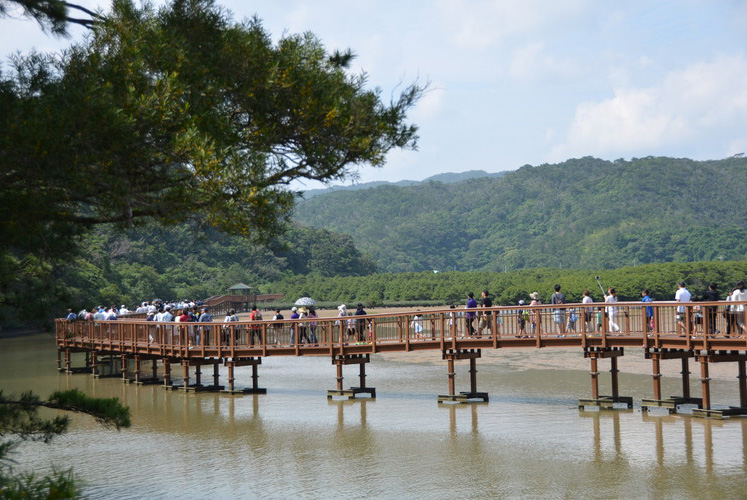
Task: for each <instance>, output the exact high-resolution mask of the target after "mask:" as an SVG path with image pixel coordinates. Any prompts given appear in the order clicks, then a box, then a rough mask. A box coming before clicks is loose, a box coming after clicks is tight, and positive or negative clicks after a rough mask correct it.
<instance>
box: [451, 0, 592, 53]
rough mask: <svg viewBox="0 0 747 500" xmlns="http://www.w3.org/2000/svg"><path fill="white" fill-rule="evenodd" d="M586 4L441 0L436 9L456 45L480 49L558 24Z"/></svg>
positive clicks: (580, 1) (578, 0)
mask: <svg viewBox="0 0 747 500" xmlns="http://www.w3.org/2000/svg"><path fill="white" fill-rule="evenodd" d="M586 4H587V1H585V0H573V1H567V2H547V1H543V0H524V1H522V2H516V1H513V0H442V1H440V2H439V3H438V4H437V8H438V9H439V10H440V12H441V17H442V18H443V19H444V21H445V22H446V23H447V24H448V25H449V28H450V29H449V34H450V38H451V40H452V42H453V43H454V44H455V45H456V46H457V47H460V48H463V49H477V50H483V49H486V48H488V47H491V46H493V45H496V44H498V43H500V42H501V41H502V40H504V39H506V38H509V37H512V36H514V35H517V34H523V33H528V32H535V31H540V32H541V31H542V29H543V28H544V27H546V26H548V25H551V24H552V25H558V24H559V23H561V24H562V20H563V19H565V18H569V17H572V16H574V15H575V14H577V13H578V12H580V11H582V10H583V7H584V6H585V5H586Z"/></svg>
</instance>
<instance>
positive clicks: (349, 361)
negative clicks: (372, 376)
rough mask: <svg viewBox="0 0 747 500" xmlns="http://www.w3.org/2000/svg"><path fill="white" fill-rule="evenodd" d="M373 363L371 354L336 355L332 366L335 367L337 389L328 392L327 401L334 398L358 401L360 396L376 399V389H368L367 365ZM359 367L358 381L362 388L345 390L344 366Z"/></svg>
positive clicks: (333, 357)
mask: <svg viewBox="0 0 747 500" xmlns="http://www.w3.org/2000/svg"><path fill="white" fill-rule="evenodd" d="M370 361H371V355H370V354H335V355H334V356H332V364H334V365H335V370H336V378H335V380H336V381H337V388H336V389H330V390H328V391H327V399H332V398H334V397H340V396H341V397H345V398H347V399H356V397H357V396H358V394H368V395H369V396H370V397H371V399H374V398H376V389H375V388H373V387H366V363H369V362H370ZM353 364H357V365H358V379H359V381H360V387H351V388H349V389H345V386H344V384H343V373H342V372H343V368H342V367H343V365H353Z"/></svg>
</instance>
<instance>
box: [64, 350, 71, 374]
mask: <svg viewBox="0 0 747 500" xmlns="http://www.w3.org/2000/svg"><path fill="white" fill-rule="evenodd" d="M70 364H71V363H70V349H65V371H66V372H67V373H70V372H71V371H72V370H71V366H70Z"/></svg>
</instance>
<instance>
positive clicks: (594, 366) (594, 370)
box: [591, 356, 599, 399]
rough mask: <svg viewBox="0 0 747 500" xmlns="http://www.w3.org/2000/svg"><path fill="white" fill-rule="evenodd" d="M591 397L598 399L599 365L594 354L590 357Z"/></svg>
mask: <svg viewBox="0 0 747 500" xmlns="http://www.w3.org/2000/svg"><path fill="white" fill-rule="evenodd" d="M591 399H599V367H598V360H597V358H596V356H594V357H592V358H591Z"/></svg>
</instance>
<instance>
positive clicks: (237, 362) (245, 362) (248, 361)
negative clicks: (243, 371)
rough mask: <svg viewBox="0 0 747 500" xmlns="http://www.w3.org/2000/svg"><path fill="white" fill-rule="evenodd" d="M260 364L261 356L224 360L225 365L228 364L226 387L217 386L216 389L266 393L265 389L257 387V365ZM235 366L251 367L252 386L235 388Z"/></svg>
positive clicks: (234, 392) (240, 392)
mask: <svg viewBox="0 0 747 500" xmlns="http://www.w3.org/2000/svg"><path fill="white" fill-rule="evenodd" d="M261 364H262V358H254V357H251V358H240V359H236V358H234V359H232V360H231V361H226V366H228V389H223V388H222V387H220V386H218V387H217V388H218V390H220V392H222V393H224V394H267V389H263V388H261V387H259V371H258V366H259V365H261ZM237 366H251V367H252V386H251V387H250V388H245V389H236V386H235V377H234V374H235V369H236V367H237ZM216 373H217V372H216ZM216 376H217V375H216Z"/></svg>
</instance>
